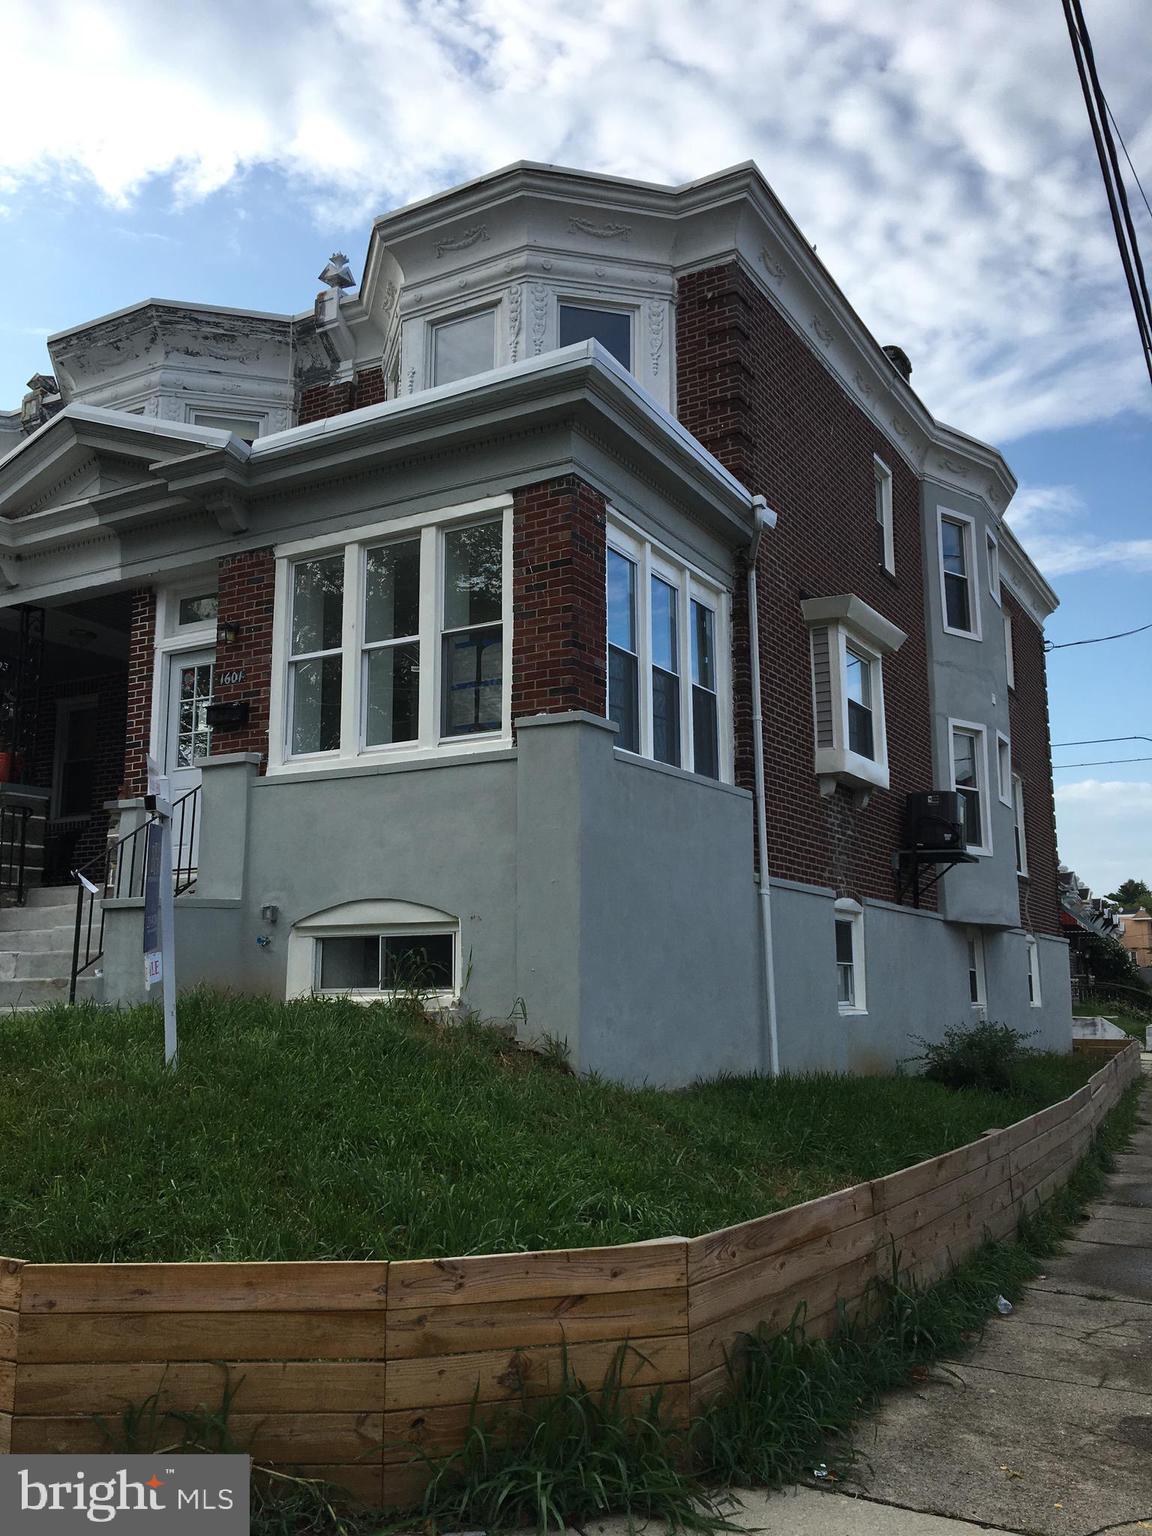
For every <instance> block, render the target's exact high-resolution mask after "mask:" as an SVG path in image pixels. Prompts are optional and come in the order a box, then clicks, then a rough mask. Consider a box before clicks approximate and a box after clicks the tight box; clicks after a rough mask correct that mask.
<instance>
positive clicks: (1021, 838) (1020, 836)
mask: <svg viewBox="0 0 1152 1536" xmlns="http://www.w3.org/2000/svg"><path fill="white" fill-rule="evenodd" d="M1012 829H1013V836H1014V838H1015V843H1016V873H1017V874H1018V875H1026V874H1027V873H1028V842H1027V839H1026V837H1025V835H1024V780H1023V779H1022V778H1021V777H1020V775H1019V774H1018V773H1014V774H1013V775H1012Z"/></svg>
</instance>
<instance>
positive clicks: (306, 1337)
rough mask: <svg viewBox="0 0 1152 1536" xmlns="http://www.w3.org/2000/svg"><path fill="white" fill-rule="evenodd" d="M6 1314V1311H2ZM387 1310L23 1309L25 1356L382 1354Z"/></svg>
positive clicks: (339, 1357)
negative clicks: (133, 1311)
mask: <svg viewBox="0 0 1152 1536" xmlns="http://www.w3.org/2000/svg"><path fill="white" fill-rule="evenodd" d="M0 1315H2V1314H0ZM383 1358H384V1314H383V1313H381V1312H330V1313H329V1312H254V1313H245V1312H217V1313H212V1312H154V1313H145V1314H144V1315H143V1316H139V1317H134V1316H132V1315H131V1314H129V1313H123V1314H117V1313H114V1312H109V1313H99V1312H89V1313H84V1314H80V1315H77V1314H75V1313H73V1314H70V1315H67V1314H66V1315H55V1314H52V1313H48V1314H43V1313H37V1312H32V1313H28V1312H25V1313H21V1314H20V1354H19V1359H20V1363H21V1364H24V1363H25V1362H29V1363H31V1362H38V1363H39V1362H44V1363H49V1362H52V1361H64V1360H74V1361H81V1360H127V1361H135V1360H238V1359H249V1360H382V1359H383Z"/></svg>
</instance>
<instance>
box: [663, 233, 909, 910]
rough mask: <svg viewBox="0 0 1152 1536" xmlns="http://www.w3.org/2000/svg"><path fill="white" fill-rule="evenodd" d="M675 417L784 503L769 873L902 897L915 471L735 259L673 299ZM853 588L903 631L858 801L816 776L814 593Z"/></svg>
mask: <svg viewBox="0 0 1152 1536" xmlns="http://www.w3.org/2000/svg"><path fill="white" fill-rule="evenodd" d="M676 325H677V401H678V405H677V409H678V414H679V416H680V419H681V421H682V422H683V423H684V425H685V426H686V427H687V428H688V429H689V431H691V432H693V433H694V434H695V435H696V436H697V437H698V438H699V439H700V441H701V442H702V443H703V444H704V446H705V447H706V448H708V449H709V450H710V451H711V452H712V453H714V454H715V455H716V457H717V458H718V459H720V461H721V462H722V463H723V464H725V465H726V466H727V468H729V469H730V470H731V471H732V472H733V473H734V474H735V475H737V476H739V478H740V479H741V480H742V481H743V482H744V483H745V484H746V485H747V486H748V487H749V489H750V490H752V491H753V492H758V493H760V494H762V495H764V496H765V497H766V498H767V501H768V505H769V506H770V507H771V508H772V509H773V510H774V511H776V512H778V513H779V518H780V521H779V525H778V527H777V528H776V530H775V531H774V532H770V533H767V534H766V535H765V537H764V542H763V545H762V548H761V556H760V574H759V587H758V603H759V609H760V668H761V679H762V684H763V690H764V719H765V763H766V771H767V779H768V846H769V863H770V867H771V870H772V873H773V874H774V875H777V876H780V877H783V878H786V879H792V880H802V881H810V882H813V883H815V884H820V885H830V886H832V887H833V888H834V889H836V890H837V891H839V892H843V893H845V894H850V895H853V896H857V897H859V896H871V897H877V898H881V899H887V900H892V899H893V897H894V894H895V892H894V884H893V875H892V867H891V858H892V853H893V851H894V850H895V849H896V848H898V847H899V846H900V844H901V842H902V837H901V829H902V825H903V815H904V799H905V796H906V794H907V793H908V792H909V791H911V790H919V789H929V788H931V787H932V783H933V772H932V748H931V736H930V709H929V696H928V659H927V650H926V644H925V619H924V596H923V574H922V558H921V534H920V491H919V483H918V480H917V477H916V474H915V473H914V471H913V470H911V469H910V468H908V467H907V465H905V463H904V462H903V460H902V459H901V458H900V457H899V456H898V454H897V453H896V450H895V448H894V447H893V445H892V444H891V443H890V442H888V440H887V439H886V438H885V437H884V435H883V434H882V433H881V432H880V431H879V430H878V429H877V428H876V427H875V426H874V424H873V423H872V422H871V421H870V420H869V418H868V417H867V416H866V415H865V414H864V413H863V412H862V411H861V410H860V409H859V408H858V407H857V406H856V405H855V403H854V402H853V401H852V400H851V399H850V398H849V397H848V395H847V394H846V393H845V392H844V391H843V390H842V389H841V387H840V385H839V384H838V383H837V382H836V380H835V379H834V378H833V376H832V375H831V373H830V372H829V371H828V370H827V369H826V368H824V367H822V366H821V364H820V362H819V360H818V358H817V357H816V356H815V355H814V354H813V353H812V352H811V351H810V349H809V348H808V346H807V345H806V344H805V343H804V342H803V341H801V340H800V338H799V337H798V336H797V335H796V334H795V332H794V331H793V330H792V329H791V327H790V326H789V324H788V323H787V321H786V320H785V319H784V318H783V316H782V315H781V314H780V312H779V311H778V310H777V309H776V308H775V306H774V305H773V304H772V302H771V300H770V299H768V298H767V297H766V296H765V295H764V294H763V293H762V292H761V291H760V290H759V289H758V288H757V287H756V285H755V284H754V282H753V281H752V279H751V278H750V277H749V276H748V274H747V273H745V272H744V270H743V269H742V268H741V267H740V266H739V265H738V264H737V263H734V262H733V263H729V264H726V265H723V266H719V267H713V268H710V269H708V270H706V271H702V272H695V273H691V274H690V275H688V276H687V277H684V278H682V279H681V280H680V284H679V290H678V301H677V321H676ZM873 454H878V455H879V456H880V457H881V458H882V459H883V460H884V462H885V463H886V464H887V465H888V467H889V468H890V469H891V471H892V476H893V485H892V504H893V526H894V534H895V552H896V575H895V577H891V576H889V575H888V574H887V573H886V572H884V571H883V570H881V569H880V567H879V566H878V565H877V563H876V560H875V534H874V526H875V523H874V471H873V463H872V456H873ZM842 592H854V593H856V594H857V595H858V596H859V597H861V598H863V599H864V601H865V602H867V603H870V604H871V605H872V607H874V608H876V609H877V610H878V611H879V612H880V613H882V614H883V615H884V616H885V617H886V618H888V619H890V620H891V621H892V622H893V623H894V624H897V625H899V627H900V628H901V629H902V630H904V631H905V632H906V633H907V635H908V639H907V640H906V641H905V643H904V645H903V646H902V648H901V649H900V650H899V651H898V652H897V653H896V654H895V655H894V656H891V657H888V658H886V659H885V662H884V693H885V702H886V720H887V728H888V758H889V770H890V777H891V788H890V789H888V790H877V791H875V792H873V794H872V797H871V801H870V803H869V804H868V806H867V807H865V808H863V809H857V808H855V807H854V806H853V805H852V803H851V800H850V797H849V796H848V794H847V793H846V792H845V791H843V790H838V791H837V792H836V793H835V794H834V795H832V796H830V797H827V798H825V797H823V796H821V795H820V793H819V787H818V783H817V779H816V775H815V773H814V772H813V722H812V672H811V661H810V653H809V640H808V630H807V627H806V626H805V624H804V622H803V620H802V618H801V614H800V603H801V601H802V600H803V599H804V598H806V597H820V596H829V595H833V594H837V593H842ZM733 609H734V612H733V677H734V689H735V707H736V771H737V782H738V783H740V784H742V785H744V786H746V787H748V788H750V787H751V785H752V741H751V707H750V706H751V691H750V686H749V676H748V670H749V669H748V664H747V660H746V657H747V614H746V612H745V600H744V586H743V582H742V581H738V582H737V586H736V592H735V599H734V603H733Z"/></svg>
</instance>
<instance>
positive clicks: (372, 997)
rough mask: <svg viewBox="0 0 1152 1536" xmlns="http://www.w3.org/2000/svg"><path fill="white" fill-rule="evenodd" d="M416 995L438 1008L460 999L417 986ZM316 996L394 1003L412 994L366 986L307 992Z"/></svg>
mask: <svg viewBox="0 0 1152 1536" xmlns="http://www.w3.org/2000/svg"><path fill="white" fill-rule="evenodd" d="M414 990H415V992H416V995H417V996H419V997H420V998H421V999H422V1000H423V1001H424V1002H428V1003H435V1004H436V1006H437V1007H438V1008H455V1007H456V1005H457V1004H458V1003H459V1001H460V996H459V993H456V992H422V991H420V989H419V988H418V987H417V988H415V989H414ZM308 995H309V996H311V997H318V998H337V997H338V998H342V999H343V1000H344V1002H346V1003H360V1004H362V1005H367V1004H369V1003H394V1002H397V1001H398V1000H399V999H401V998H405V997H410V996H412V993H411V992H373V991H371V990H370V989H369V988H367V987H349V988H348V990H347V991H344V992H340V991H336V990H335V989H329V990H326V991H323V992H322V991H321V990H320V988H319V987H317V988H315V989H314V990H313V991H312V992H311V993H309V994H308Z"/></svg>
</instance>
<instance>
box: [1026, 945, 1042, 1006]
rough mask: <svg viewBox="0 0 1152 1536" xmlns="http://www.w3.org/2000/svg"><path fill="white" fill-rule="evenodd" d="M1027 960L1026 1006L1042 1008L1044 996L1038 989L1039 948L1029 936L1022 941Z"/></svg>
mask: <svg viewBox="0 0 1152 1536" xmlns="http://www.w3.org/2000/svg"><path fill="white" fill-rule="evenodd" d="M1024 944H1025V949H1026V951H1027V959H1028V1006H1029V1008H1043V1006H1044V996H1043V993H1042V991H1041V988H1040V946H1039V944H1037V942H1036V940H1035V939H1034V938H1032V937H1031V935H1029V937H1028V938H1027V939H1025V941H1024Z"/></svg>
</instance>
